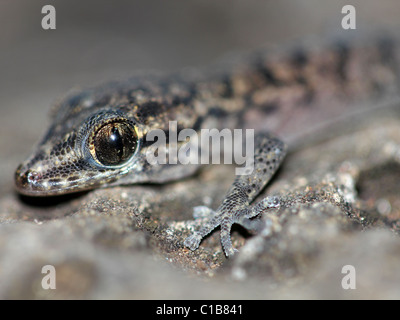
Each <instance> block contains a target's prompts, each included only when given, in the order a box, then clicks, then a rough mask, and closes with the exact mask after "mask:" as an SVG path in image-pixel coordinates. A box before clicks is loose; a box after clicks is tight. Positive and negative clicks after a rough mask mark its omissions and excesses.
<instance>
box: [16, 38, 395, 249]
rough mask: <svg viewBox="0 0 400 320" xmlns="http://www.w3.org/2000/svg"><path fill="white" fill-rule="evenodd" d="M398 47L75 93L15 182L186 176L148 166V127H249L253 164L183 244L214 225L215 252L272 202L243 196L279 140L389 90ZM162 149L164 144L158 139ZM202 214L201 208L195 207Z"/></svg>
mask: <svg viewBox="0 0 400 320" xmlns="http://www.w3.org/2000/svg"><path fill="white" fill-rule="evenodd" d="M399 49H400V48H399V46H398V43H397V42H395V41H390V40H388V39H379V40H374V41H371V42H370V43H368V42H367V43H366V44H365V45H360V46H358V45H357V46H354V47H353V46H350V45H349V43H347V44H346V43H343V42H340V43H336V44H334V45H330V46H326V47H324V48H315V49H310V48H307V49H306V48H305V47H303V48H300V47H298V48H297V49H295V50H291V51H290V52H288V53H287V54H279V55H276V54H269V53H265V52H258V53H255V54H252V55H249V57H248V59H244V60H239V62H238V63H231V64H230V67H229V68H226V69H224V70H221V71H212V72H206V73H204V74H203V73H197V72H186V73H181V74H175V75H172V76H171V75H170V76H144V77H137V78H134V79H131V80H129V81H126V82H120V83H112V84H108V85H105V86H101V87H97V88H94V89H89V90H86V91H82V92H80V93H78V94H74V95H71V96H69V97H67V98H66V99H64V100H63V101H61V102H60V103H59V104H58V105H57V108H56V109H55V111H54V116H53V119H52V121H53V122H52V124H51V127H50V129H49V131H48V132H47V134H46V135H45V136H44V138H43V139H42V141H41V142H40V144H39V145H38V147H37V149H36V151H35V152H34V153H33V154H32V156H31V157H30V158H28V159H27V160H26V161H25V162H24V163H23V164H21V165H20V166H19V167H18V169H17V171H16V173H15V181H16V186H17V189H18V190H19V192H21V193H23V194H26V195H30V196H49V195H59V194H64V193H69V192H76V191H82V190H88V189H93V188H97V187H102V186H113V185H119V184H132V183H140V182H157V183H162V182H165V181H171V180H176V179H180V178H182V177H185V176H188V175H190V174H192V173H193V172H194V170H195V169H196V168H197V166H194V165H180V164H176V165H174V164H165V165H161V164H160V165H150V164H149V163H148V161H147V160H146V156H145V155H146V151H147V150H148V149H149V148H150V147H151V145H152V142H151V141H149V140H148V139H146V136H147V134H148V133H149V132H151V131H152V130H154V129H161V130H163V131H164V132H165V133H166V134H167V142H168V141H169V139H168V134H169V133H170V132H169V131H168V130H169V128H170V121H177V130H178V131H180V130H182V129H185V128H191V129H194V130H196V131H199V130H200V129H205V128H217V129H223V128H229V129H234V128H243V129H245V128H254V129H255V131H256V135H255V146H254V170H253V171H252V173H251V174H249V175H242V176H237V178H236V180H235V182H234V183H233V185H232V187H231V189H230V190H229V191H228V194H227V196H226V198H225V200H224V201H223V203H222V204H221V206H220V207H219V208H218V209H217V210H216V211H215V212H214V211H212V210H209V213H210V212H211V213H213V216H212V217H211V218H210V219H209V220H208V222H206V223H205V224H204V226H203V227H202V229H201V230H199V231H198V232H196V233H194V234H193V235H192V236H191V237H189V238H188V239H187V240H186V241H185V245H186V246H188V247H190V248H191V249H196V248H197V247H198V245H199V243H200V241H201V239H202V238H203V237H204V236H205V235H206V234H208V233H209V232H211V231H212V230H213V229H214V228H215V227H217V226H219V225H220V226H221V241H222V245H223V247H224V250H225V253H226V254H227V255H231V254H233V253H234V249H233V247H232V244H231V241H230V229H231V226H232V224H233V223H241V224H242V225H244V226H245V227H247V228H257V226H256V225H255V224H254V223H253V220H250V218H252V217H254V216H256V215H258V214H259V213H261V212H263V211H265V210H267V209H268V208H272V207H276V206H277V205H279V203H278V201H277V199H274V198H266V199H264V200H262V201H260V202H259V203H257V204H255V205H251V202H252V201H253V199H254V198H255V197H256V196H257V194H258V193H259V192H260V191H261V189H262V188H263V187H264V186H265V184H266V183H267V182H268V180H269V179H270V178H271V176H272V175H273V174H274V172H275V171H276V170H277V168H278V167H279V164H280V163H281V161H282V160H283V158H284V155H285V153H286V146H285V144H284V143H283V142H281V140H279V139H278V138H276V137H275V136H272V135H271V134H270V133H267V131H268V132H274V134H278V135H279V136H280V137H282V138H283V140H285V138H286V137H289V136H293V135H295V134H296V132H299V131H300V130H303V129H304V128H307V127H309V126H312V125H313V124H315V123H316V122H318V121H320V120H322V119H327V118H330V117H335V116H338V115H343V114H346V112H347V111H348V109H349V108H350V106H352V105H356V104H357V102H361V101H365V100H369V101H370V100H371V98H377V97H381V96H388V95H391V94H397V93H398V92H399V77H400V72H399V65H400V63H399V62H400V50H399ZM166 148H168V143H167V145H166ZM203 211H204V210H203Z"/></svg>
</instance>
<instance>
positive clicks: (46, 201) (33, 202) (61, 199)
mask: <svg viewBox="0 0 400 320" xmlns="http://www.w3.org/2000/svg"><path fill="white" fill-rule="evenodd" d="M89 192H90V190H89V191H82V192H76V193H69V194H65V195H59V196H48V197H31V196H26V195H23V194H19V193H17V192H16V194H17V197H18V200H19V201H21V202H22V203H23V204H25V205H28V206H31V207H36V208H51V207H56V206H59V205H62V204H67V203H69V202H71V201H73V200H76V199H79V198H82V197H83V196H85V195H86V194H88V193H89Z"/></svg>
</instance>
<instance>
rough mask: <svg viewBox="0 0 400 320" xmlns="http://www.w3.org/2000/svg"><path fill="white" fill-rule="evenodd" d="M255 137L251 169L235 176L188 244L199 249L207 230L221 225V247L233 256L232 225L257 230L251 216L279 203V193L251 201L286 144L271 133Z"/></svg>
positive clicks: (186, 243) (258, 191)
mask: <svg viewBox="0 0 400 320" xmlns="http://www.w3.org/2000/svg"><path fill="white" fill-rule="evenodd" d="M254 140H255V141H254V148H255V150H254V168H253V170H252V172H251V173H250V174H247V175H238V176H237V177H236V179H235V181H234V183H233V185H232V187H231V188H230V190H229V191H228V193H227V195H226V197H225V199H224V200H223V202H222V204H221V205H220V207H219V208H218V209H217V210H216V211H215V212H213V211H212V210H210V212H209V213H214V214H213V215H212V217H209V219H208V220H207V221H206V222H205V224H204V225H203V226H202V227H201V229H200V230H199V231H196V232H195V233H194V234H192V235H191V236H190V237H188V238H187V239H186V240H185V242H184V245H185V246H186V247H188V248H190V249H191V250H196V249H197V248H198V247H199V245H200V242H201V240H202V239H203V238H204V237H205V236H206V235H207V234H209V233H210V232H211V231H213V230H214V229H215V228H216V227H218V226H221V244H222V247H223V249H224V252H225V254H226V256H228V257H229V256H232V255H233V254H234V253H235V252H236V251H237V250H236V249H234V248H233V246H232V241H231V236H230V233H231V228H232V225H233V224H234V223H237V224H240V225H242V226H243V227H244V228H246V229H251V230H255V229H257V228H258V227H259V225H258V224H257V223H256V222H255V221H254V220H250V218H253V217H255V216H257V215H259V214H260V213H262V212H264V211H266V210H268V209H271V208H276V207H278V206H279V200H278V199H277V198H276V197H266V198H264V199H263V200H261V201H260V202H258V203H256V204H255V205H251V202H252V201H253V200H254V198H255V197H256V196H257V195H258V194H259V193H260V191H261V190H262V189H263V188H264V187H265V185H266V184H267V182H268V181H269V180H270V179H271V177H272V176H273V174H274V173H275V172H276V170H277V169H278V168H279V165H280V164H281V162H282V161H283V158H284V157H285V154H286V145H285V144H284V143H283V142H282V141H280V140H279V139H278V138H276V137H273V136H272V135H270V134H262V135H256V137H255V139H254ZM210 215H211V214H208V216H210Z"/></svg>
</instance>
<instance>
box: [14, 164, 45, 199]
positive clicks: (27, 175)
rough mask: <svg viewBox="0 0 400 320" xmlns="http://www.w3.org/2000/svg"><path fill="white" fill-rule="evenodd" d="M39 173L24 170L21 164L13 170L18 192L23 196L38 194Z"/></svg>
mask: <svg viewBox="0 0 400 320" xmlns="http://www.w3.org/2000/svg"><path fill="white" fill-rule="evenodd" d="M40 178H41V175H40V173H38V172H36V171H33V170H24V166H23V165H22V164H21V165H19V166H18V168H17V169H16V170H15V175H14V182H15V186H16V188H17V190H18V192H20V193H22V194H25V195H34V194H36V195H37V194H38V193H39V192H40V189H41V188H40V184H39V183H38V182H39V180H40Z"/></svg>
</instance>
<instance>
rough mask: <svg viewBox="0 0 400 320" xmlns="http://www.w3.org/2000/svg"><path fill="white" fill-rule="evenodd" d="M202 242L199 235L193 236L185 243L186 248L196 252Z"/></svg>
mask: <svg viewBox="0 0 400 320" xmlns="http://www.w3.org/2000/svg"><path fill="white" fill-rule="evenodd" d="M200 241H201V236H200V235H199V234H197V233H195V234H193V235H191V236H190V237H187V238H186V240H185V241H184V242H183V244H184V246H185V247H187V248H189V249H190V250H192V251H194V250H196V249H197V248H198V247H199V245H200Z"/></svg>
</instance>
